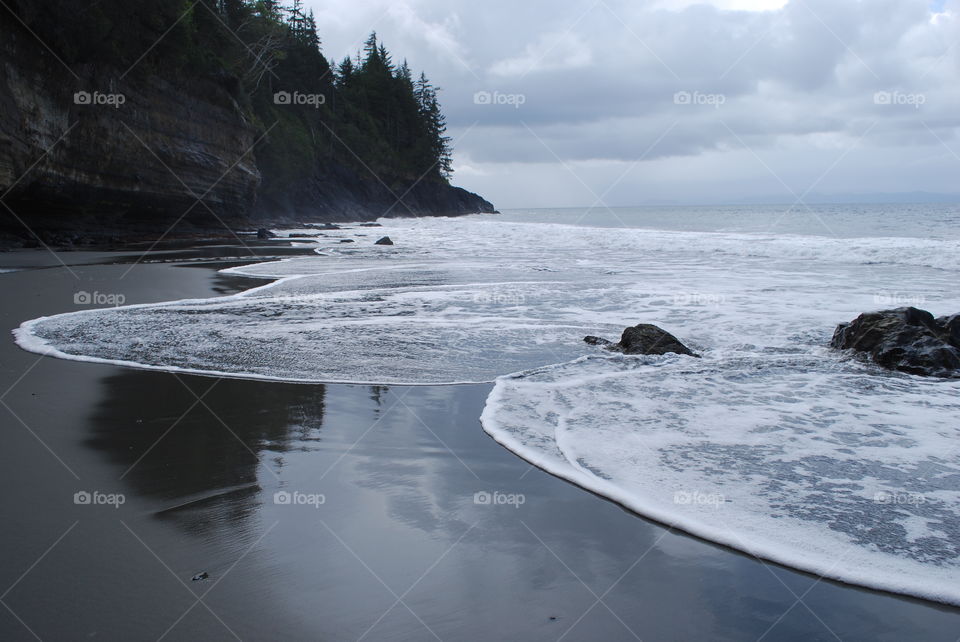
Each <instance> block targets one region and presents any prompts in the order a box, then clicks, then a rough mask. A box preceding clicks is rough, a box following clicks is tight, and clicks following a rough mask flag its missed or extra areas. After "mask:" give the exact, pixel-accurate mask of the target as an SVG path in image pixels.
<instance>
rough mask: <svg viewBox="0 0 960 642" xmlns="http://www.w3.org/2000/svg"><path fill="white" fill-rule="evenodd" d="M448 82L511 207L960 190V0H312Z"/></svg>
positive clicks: (453, 127)
mask: <svg viewBox="0 0 960 642" xmlns="http://www.w3.org/2000/svg"><path fill="white" fill-rule="evenodd" d="M305 5H307V6H309V7H310V8H312V9H313V10H314V12H315V14H316V18H317V25H318V31H319V33H320V37H321V39H322V41H323V50H324V53H325V54H326V55H327V57H328V58H330V59H331V60H340V59H341V58H343V56H345V55H348V54H354V55H355V53H356V51H357V49H358V48H359V47H360V46H361V43H362V42H363V40H364V39H365V38H366V36H367V35H368V34H369V32H370V31H372V30H375V31H376V32H377V34H378V36H379V37H380V39H381V40H382V41H383V42H384V43H385V44H386V46H387V48H388V49H389V50H390V51H391V53H392V54H393V56H394V58H395V60H397V61H400V60H402V59H404V58H406V59H407V60H409V62H410V65H411V66H412V67H413V69H414V70H415V71H420V70H423V71H425V72H426V74H427V76H428V77H429V78H430V79H431V80H432V81H433V82H434V84H436V85H437V86H439V87H440V88H441V94H440V98H441V102H442V105H443V108H444V112H445V114H446V116H447V121H448V127H449V131H448V133H449V135H450V136H451V137H452V139H453V142H454V149H455V151H454V170H455V173H454V177H453V182H454V183H455V184H457V185H460V186H462V187H465V188H467V189H469V190H471V191H475V192H478V193H479V194H481V195H483V196H484V197H486V198H487V199H489V200H491V201H492V202H493V203H494V204H495V205H496V206H497V207H500V208H526V207H582V206H586V207H589V206H596V205H601V204H602V205H605V206H609V207H617V206H631V205H642V204H649V203H661V202H676V203H725V202H737V201H743V200H753V199H759V200H765V201H771V202H790V203H792V202H795V201H796V200H797V199H804V198H806V199H812V198H813V197H814V195H831V194H872V193H880V192H882V193H887V192H912V191H927V192H938V193H960V184H958V183H960V181H958V177H960V138H958V131H960V0H583V1H580V0H523V1H522V2H517V1H516V0H510V1H505V0H486V1H485V2H476V1H470V2H461V1H459V0H382V1H381V0H364V2H358V1H357V0H306V1H305Z"/></svg>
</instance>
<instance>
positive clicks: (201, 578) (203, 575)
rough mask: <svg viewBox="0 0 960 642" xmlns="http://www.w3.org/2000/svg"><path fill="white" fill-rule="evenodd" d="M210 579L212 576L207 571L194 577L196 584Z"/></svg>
mask: <svg viewBox="0 0 960 642" xmlns="http://www.w3.org/2000/svg"><path fill="white" fill-rule="evenodd" d="M208 577H210V574H209V573H207V572H206V571H204V572H202V573H197V574H196V575H194V576H193V581H194V582H199V581H200V580H205V579H207V578H208Z"/></svg>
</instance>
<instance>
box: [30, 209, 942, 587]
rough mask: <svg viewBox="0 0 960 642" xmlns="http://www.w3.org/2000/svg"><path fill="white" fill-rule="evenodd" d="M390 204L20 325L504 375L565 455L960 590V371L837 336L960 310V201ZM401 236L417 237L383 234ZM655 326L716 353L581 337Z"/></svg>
mask: <svg viewBox="0 0 960 642" xmlns="http://www.w3.org/2000/svg"><path fill="white" fill-rule="evenodd" d="M382 223H383V224H384V229H382V230H381V229H372V228H362V227H360V228H354V229H344V230H340V231H334V232H328V231H325V232H323V234H324V236H319V237H316V238H315V239H314V240H312V241H309V242H311V243H313V244H315V254H316V256H309V257H300V258H291V259H285V260H282V261H274V262H267V263H260V264H255V265H246V266H242V267H236V268H231V269H229V270H227V271H228V272H230V273H232V274H235V275H245V276H251V277H266V278H271V279H275V280H274V281H273V282H272V283H271V284H269V285H267V286H262V287H259V288H255V289H251V290H248V291H246V292H243V293H241V294H239V295H234V296H229V297H220V298H215V299H207V300H188V301H174V302H169V303H163V304H156V305H143V306H127V307H117V308H107V309H97V310H84V311H80V312H75V313H70V314H64V315H58V316H54V317H45V318H41V319H36V320H33V321H29V322H27V323H24V324H23V325H22V326H21V328H20V329H18V330H17V331H16V335H17V340H18V342H19V344H20V345H21V346H23V347H24V348H26V349H28V350H32V351H35V352H39V353H43V354H51V355H54V356H58V357H62V358H70V359H79V360H90V361H99V362H108V363H117V364H123V365H128V366H134V367H141V368H156V369H162V370H170V371H183V372H193V373H199V374H208V375H215V376H232V377H245V378H263V379H276V380H285V381H303V382H355V383H379V384H412V385H421V384H448V383H449V384H454V383H468V382H487V381H493V382H494V386H493V390H492V392H491V394H490V397H489V399H488V400H487V405H486V409H485V411H484V413H483V416H482V418H481V419H482V425H483V428H484V429H485V430H486V431H487V432H488V433H489V434H490V435H491V436H493V438H494V439H496V440H497V441H498V442H500V443H502V444H503V445H504V446H506V447H507V448H509V449H510V450H512V451H514V452H515V453H516V454H518V455H519V456H521V457H523V458H525V459H527V460H528V461H530V462H531V463H534V464H536V465H538V466H541V467H543V468H544V469H546V470H548V471H550V472H552V473H554V474H556V475H558V476H560V477H563V478H566V479H568V480H570V481H572V482H574V483H577V484H579V485H581V486H583V487H585V488H588V489H590V490H592V491H594V492H597V493H599V494H601V495H604V496H607V497H609V498H611V499H613V500H615V501H618V502H620V503H622V504H624V505H625V506H627V507H629V508H631V509H633V510H635V511H637V512H639V513H641V514H644V515H646V516H649V517H652V518H654V519H657V520H660V521H662V522H664V523H665V524H668V525H670V526H672V527H676V528H680V529H683V530H685V531H688V532H691V533H693V534H696V535H699V536H701V537H704V538H707V539H710V540H713V541H716V542H720V543H723V544H727V545H729V546H732V547H734V548H737V549H740V550H743V551H746V552H748V553H750V554H752V555H756V556H758V557H761V558H764V559H770V560H774V561H778V562H781V563H784V564H788V565H791V566H794V567H796V568H799V569H802V570H807V571H811V572H814V573H817V574H819V575H822V576H825V577H830V578H834V579H839V580H843V581H847V582H852V583H857V584H862V585H865V586H871V587H875V588H881V589H886V590H891V591H897V592H902V593H907V594H910V595H915V596H918V597H924V598H928V599H933V600H939V601H943V602H948V603H953V604H960V382H958V381H949V380H938V379H925V378H921V377H917V376H912V375H906V374H902V373H891V372H886V371H883V370H881V369H879V368H878V367H876V366H874V365H871V364H869V363H866V362H864V361H863V360H861V359H858V358H855V357H853V356H852V355H849V354H845V353H842V352H838V351H834V350H831V349H829V347H828V344H829V340H830V336H831V334H832V332H833V329H834V328H835V326H836V324H837V323H840V322H843V321H849V320H851V319H852V318H854V317H855V316H857V315H858V314H860V313H861V312H864V311H868V310H877V309H884V308H892V307H900V306H902V305H915V306H917V307H923V308H925V309H928V310H930V311H931V312H933V313H934V314H935V315H942V314H950V313H956V312H958V311H960V292H958V289H957V283H958V276H960V208H957V207H956V206H937V205H918V206H900V205H898V206H871V205H863V206H855V205H854V206H851V205H844V206H817V207H813V208H806V207H804V206H798V207H789V206H771V207H767V206H763V207H760V206H756V207H733V206H730V207H716V208H703V207H701V208H685V207H669V208H636V209H617V210H607V209H605V208H601V209H595V210H586V209H567V210H533V211H513V212H507V213H505V214H503V215H487V216H471V217H464V218H457V219H443V218H430V219H413V220H410V219H406V220H394V219H391V220H384V221H382ZM279 232H280V233H281V234H283V233H286V234H293V233H301V234H303V233H309V234H312V233H316V230H312V229H301V230H286V231H279ZM383 234H388V235H390V236H391V238H392V239H393V240H394V242H395V243H396V245H394V246H376V245H374V244H373V241H374V240H375V239H376V238H378V237H379V236H380V235H383ZM341 238H353V239H354V240H355V241H356V242H355V243H340V240H341ZM296 241H297V242H300V243H303V242H305V241H304V239H303V238H302V237H297V238H296ZM637 323H655V324H657V325H659V326H661V327H663V328H665V329H667V330H668V331H670V332H671V333H673V334H675V335H676V336H677V337H679V338H680V339H681V340H682V341H683V342H685V343H686V344H687V345H688V346H690V347H691V348H692V349H693V350H695V351H696V352H698V353H699V354H700V355H702V358H701V359H695V358H692V357H686V356H678V355H672V354H671V355H664V356H661V357H627V356H622V355H619V356H618V355H614V354H611V353H609V352H606V351H604V350H602V349H600V348H597V347H593V346H588V345H586V344H584V343H583V341H582V338H583V336H584V335H587V334H593V335H600V336H606V337H608V338H610V339H616V338H617V337H618V335H619V333H620V331H622V329H623V328H624V327H625V326H627V325H634V324H637Z"/></svg>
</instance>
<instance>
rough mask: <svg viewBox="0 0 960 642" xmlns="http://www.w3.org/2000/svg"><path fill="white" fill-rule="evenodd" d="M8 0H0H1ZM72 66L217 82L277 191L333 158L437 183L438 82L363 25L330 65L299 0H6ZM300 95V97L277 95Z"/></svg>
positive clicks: (444, 158)
mask: <svg viewBox="0 0 960 642" xmlns="http://www.w3.org/2000/svg"><path fill="white" fill-rule="evenodd" d="M8 1H10V0H8ZM8 6H9V8H10V9H11V10H12V11H13V12H14V14H15V15H16V16H17V17H18V18H19V19H20V20H22V22H23V24H24V25H26V27H27V28H29V29H30V30H31V31H33V32H34V33H35V34H36V35H37V36H38V37H39V38H40V39H41V40H42V41H43V42H44V44H45V45H46V46H47V47H49V48H50V49H51V50H53V52H54V53H55V54H56V55H57V56H58V57H59V58H60V59H61V60H63V61H64V62H65V63H66V64H67V65H69V66H70V67H71V68H72V69H74V70H75V71H76V72H77V73H79V74H81V75H82V72H83V70H85V69H98V68H107V69H110V70H111V71H115V72H116V73H117V74H118V75H119V74H123V77H124V78H146V77H149V76H159V77H161V78H164V79H167V80H169V81H170V82H172V83H174V84H175V85H176V86H179V87H187V88H189V87H190V86H191V85H193V86H196V87H200V86H201V85H202V84H210V83H211V82H212V83H216V84H217V85H218V86H219V87H221V88H223V90H224V93H225V95H227V96H229V97H230V98H232V99H233V100H234V101H235V102H236V104H238V105H240V107H241V109H242V110H244V112H245V113H246V114H247V115H248V116H249V117H250V119H251V120H252V122H254V123H255V124H256V125H257V126H258V127H259V128H260V129H261V130H262V131H264V132H268V134H267V136H266V140H267V141H268V144H265V145H263V146H261V147H258V149H257V152H256V153H257V159H258V163H259V165H260V167H261V171H262V173H263V176H264V185H263V190H266V192H268V193H269V192H271V191H273V192H277V193H280V192H282V191H283V190H286V189H290V188H291V187H292V186H293V185H295V184H296V183H297V182H299V181H303V180H307V179H308V178H309V176H308V174H309V175H312V176H317V175H321V174H322V173H323V171H324V169H325V168H327V167H329V166H331V165H333V164H338V165H341V166H343V165H346V166H353V167H358V168H359V167H363V168H364V169H369V170H371V171H373V172H375V173H376V174H377V175H378V176H380V177H382V178H383V179H384V180H387V181H397V180H400V181H402V180H416V179H420V178H423V179H424V180H433V181H443V182H447V181H448V179H449V177H450V175H451V172H452V169H451V160H450V151H451V150H450V139H449V137H447V136H446V134H445V132H446V123H445V120H444V116H443V113H442V111H441V108H440V103H439V100H438V96H437V88H436V87H434V86H433V85H432V84H431V82H430V81H429V80H428V79H427V77H426V76H425V75H424V74H422V73H421V74H419V76H416V77H414V74H413V72H412V71H411V69H410V67H409V65H408V64H407V62H406V61H405V60H404V61H402V62H400V63H396V62H394V60H393V58H392V56H391V54H390V52H389V51H388V50H387V48H386V47H385V46H384V44H383V43H382V42H381V41H380V40H379V39H378V38H377V35H376V33H371V34H370V36H369V38H368V39H367V40H366V43H365V44H364V46H363V48H362V50H360V51H358V52H357V54H356V56H355V57H346V58H344V59H343V60H342V61H340V62H339V63H335V64H333V65H331V64H330V63H329V62H328V60H327V59H326V58H325V56H324V55H323V53H322V50H321V40H320V37H319V35H318V28H317V24H316V19H315V17H314V15H313V12H312V11H305V10H304V8H303V4H302V0H289V2H280V1H279V0H199V1H196V2H195V1H194V0H137V1H136V2H133V3H131V2H129V0H99V1H97V2H89V1H87V0H12V1H11V2H10V4H9V5H8ZM291 94H298V95H301V96H302V95H307V96H310V97H312V99H311V100H310V101H306V102H299V103H298V102H296V101H286V102H284V101H283V100H281V99H279V98H278V96H284V95H291Z"/></svg>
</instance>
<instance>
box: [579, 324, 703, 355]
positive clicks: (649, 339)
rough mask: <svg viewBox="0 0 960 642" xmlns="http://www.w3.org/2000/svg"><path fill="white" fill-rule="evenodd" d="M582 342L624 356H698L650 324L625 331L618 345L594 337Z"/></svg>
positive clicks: (662, 330) (668, 334) (667, 333)
mask: <svg viewBox="0 0 960 642" xmlns="http://www.w3.org/2000/svg"><path fill="white" fill-rule="evenodd" d="M583 340H584V341H585V342H587V343H589V344H590V345H599V346H603V347H605V348H606V349H607V350H614V351H616V352H622V353H624V354H667V353H668V352H673V353H676V354H685V355H689V356H691V357H699V356H700V355H698V354H695V353H694V352H693V351H692V350H690V348H688V347H687V346H685V345H683V343H681V342H680V340H679V339H677V338H676V337H675V336H673V335H672V334H670V333H669V332H667V331H666V330H664V329H663V328H659V327H657V326H655V325H653V324H650V323H641V324H639V325H635V326H632V327H629V328H627V329H625V330H624V331H623V334H622V335H621V337H620V342H619V343H613V342H612V341H609V340H607V339H604V338H602V337H594V336H588V337H584V338H583Z"/></svg>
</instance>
